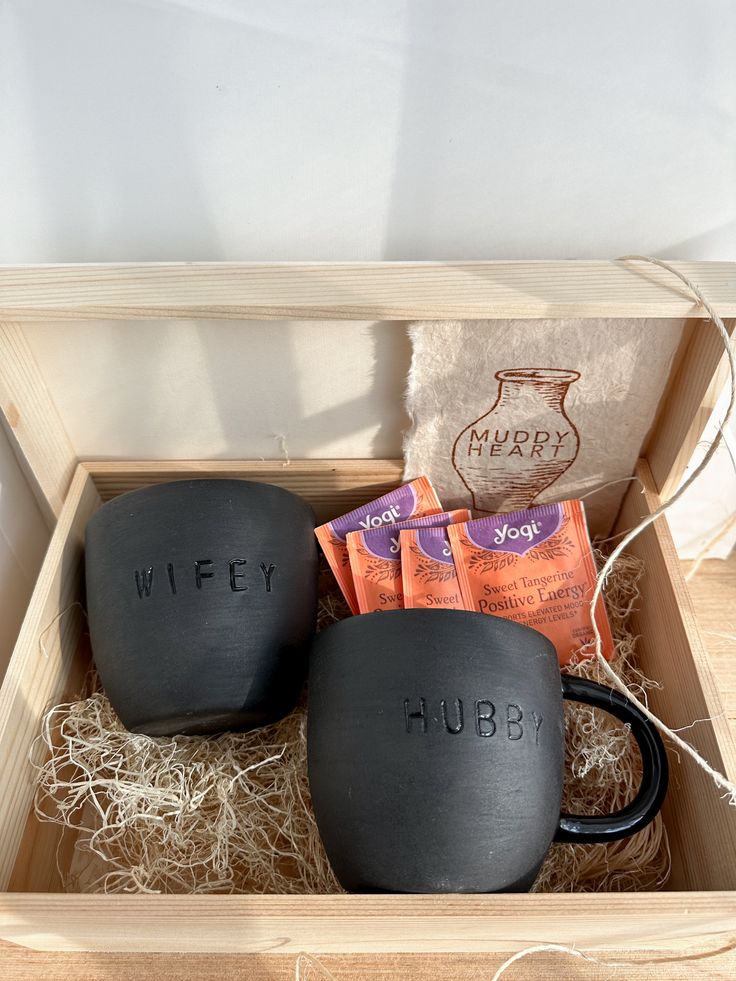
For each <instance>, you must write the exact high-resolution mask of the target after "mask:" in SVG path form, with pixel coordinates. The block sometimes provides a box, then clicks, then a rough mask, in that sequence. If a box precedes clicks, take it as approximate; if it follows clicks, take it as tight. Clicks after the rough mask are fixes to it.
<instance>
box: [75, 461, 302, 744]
mask: <svg viewBox="0 0 736 981" xmlns="http://www.w3.org/2000/svg"><path fill="white" fill-rule="evenodd" d="M86 580H87V609H88V615H89V629H90V639H91V643H92V651H93V654H94V659H95V663H96V665H97V669H98V671H99V674H100V679H101V681H102V684H103V685H104V687H105V691H106V692H107V695H108V697H109V698H110V701H111V703H112V705H113V708H114V709H115V710H116V712H117V713H118V715H119V716H120V718H121V720H122V722H123V724H124V725H125V726H126V727H127V728H128V729H131V730H134V731H137V732H145V733H148V734H149V735H173V734H175V733H208V732H218V731H222V730H227V729H253V728H256V727H257V726H262V725H266V724H267V723H269V722H273V721H275V720H276V719H279V718H281V717H282V716H283V715H285V714H286V713H287V712H289V711H290V710H291V709H292V708H293V706H294V703H295V701H296V699H297V697H298V694H299V691H300V689H301V686H302V683H303V681H304V675H305V673H306V666H307V653H308V646H309V642H310V641H311V639H312V635H313V633H314V629H315V625H316V609H317V550H316V543H315V538H314V514H313V512H312V509H311V508H310V507H309V505H308V504H307V503H306V502H305V501H303V500H302V499H301V498H299V497H297V496H296V495H295V494H291V493H290V492H289V491H286V490H284V489H283V488H281V487H275V486H273V485H271V484H261V483H254V482H251V481H246V480H227V479H223V480H209V479H208V480H183V481H174V482H171V483H166V484H159V485H156V486H153V487H147V488H144V489H141V490H136V491H131V492H130V493H127V494H123V495H121V496H120V497H116V498H114V499H113V500H112V501H110V502H108V503H107V504H105V505H103V506H102V508H100V510H99V511H97V512H96V513H95V514H94V515H93V516H92V518H91V519H90V521H89V523H88V525H87V533H86Z"/></svg>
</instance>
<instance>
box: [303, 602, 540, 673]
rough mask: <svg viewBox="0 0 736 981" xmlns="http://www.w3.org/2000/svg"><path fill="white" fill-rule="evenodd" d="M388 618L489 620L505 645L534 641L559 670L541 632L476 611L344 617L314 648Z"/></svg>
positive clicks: (420, 610) (324, 631)
mask: <svg viewBox="0 0 736 981" xmlns="http://www.w3.org/2000/svg"><path fill="white" fill-rule="evenodd" d="M388 617H394V618H395V619H398V618H402V619H403V620H404V621H406V620H412V619H414V620H420V621H427V622H429V623H431V622H432V621H435V622H438V621H439V620H444V621H445V622H448V619H449V622H453V621H458V620H459V619H461V618H462V619H463V620H465V622H468V619H470V621H471V622H473V623H475V624H476V625H477V626H479V627H480V626H481V624H482V622H483V621H490V622H487V623H483V629H484V630H486V629H487V630H491V631H493V632H494V633H495V634H496V635H497V636H498V638H499V639H503V640H504V641H506V642H508V641H509V640H512V641H513V636H514V635H516V636H517V637H518V639H519V641H520V642H522V641H524V640H527V641H529V640H532V639H534V640H535V641H536V642H537V643H538V644H540V645H541V646H544V647H546V649H547V652H548V653H550V654H552V655H554V661H555V663H556V664H557V665H558V667H559V661H558V658H557V651H556V650H555V647H554V644H553V643H552V641H551V640H550V639H549V638H548V637H545V635H544V634H543V633H542V632H541V631H540V630H535V628H534V627H529V626H527V625H526V624H524V623H517V622H516V621H515V620H510V619H508V618H507V617H499V616H495V615H494V614H492V613H478V612H476V611H475V610H428V609H424V608H423V607H415V608H412V609H408V610H407V609H401V610H383V611H378V612H375V613H357V614H354V615H353V616H349V617H345V619H343V620H338V621H337V622H336V623H331V624H330V625H329V626H327V627H324V628H323V629H322V630H319V631H318V632H317V633H316V634H315V636H314V638H313V639H312V647H313V648H314V647H316V646H317V645H318V644H319V643H320V638H321V637H323V636H325V635H326V634H328V633H329V634H330V636H331V639H334V637H335V635H336V634H337V633H339V632H342V633H346V634H349V633H351V632H352V631H355V630H357V631H360V630H363V629H370V627H371V626H372V625H373V624H375V623H378V622H379V621H378V619H377V618H380V619H381V620H385V619H386V618H388ZM430 618H431V619H430ZM504 635H505V636H504ZM534 656H537V652H535V655H534Z"/></svg>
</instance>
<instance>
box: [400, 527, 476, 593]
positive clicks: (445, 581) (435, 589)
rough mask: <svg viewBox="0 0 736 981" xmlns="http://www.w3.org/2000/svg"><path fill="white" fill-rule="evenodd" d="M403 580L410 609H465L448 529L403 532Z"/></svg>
mask: <svg viewBox="0 0 736 981" xmlns="http://www.w3.org/2000/svg"><path fill="white" fill-rule="evenodd" d="M399 545H400V546H401V579H402V582H403V584H404V606H405V608H406V609H407V610H414V609H419V608H424V609H428V610H464V609H465V604H464V603H463V598H462V595H461V593H460V583H459V582H458V581H457V572H456V570H455V561H454V559H453V557H452V550H451V548H450V537H449V535H448V534H447V529H446V528H412V529H408V530H407V531H400V532H399Z"/></svg>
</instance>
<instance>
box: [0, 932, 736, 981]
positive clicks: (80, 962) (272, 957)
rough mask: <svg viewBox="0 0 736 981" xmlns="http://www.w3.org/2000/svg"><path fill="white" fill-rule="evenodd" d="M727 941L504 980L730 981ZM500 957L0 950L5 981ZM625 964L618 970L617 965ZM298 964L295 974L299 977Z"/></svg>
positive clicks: (227, 973) (386, 973) (458, 972)
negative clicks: (701, 980) (694, 980)
mask: <svg viewBox="0 0 736 981" xmlns="http://www.w3.org/2000/svg"><path fill="white" fill-rule="evenodd" d="M729 946H730V945H729V944H728V943H727V941H724V940H721V941H720V943H718V940H717V939H716V940H715V941H713V943H711V944H710V946H706V945H702V946H701V944H697V945H694V946H693V947H692V949H690V950H688V952H687V953H685V954H682V955H677V956H676V957H674V958H673V957H671V956H668V955H666V954H665V955H661V956H660V955H652V954H651V953H649V952H636V951H634V952H630V951H627V950H621V951H612V952H606V954H605V955H602V956H599V955H596V958H597V961H598V963H591V961H590V960H587V959H586V960H583V959H581V958H579V957H571V956H569V955H566V954H562V953H558V952H544V951H541V952H540V951H538V952H536V953H535V954H534V955H533V956H530V957H526V958H524V959H523V960H521V961H517V962H516V963H515V964H514V965H513V967H511V968H510V969H509V973H508V975H504V981H506V978H508V981H540V979H541V981H548V979H549V978H560V979H565V981H574V979H580V981H583V979H584V981H613V979H615V978H619V977H620V978H623V979H626V981H663V979H665V978H666V979H667V981H690V979H692V978H708V979H710V981H718V979H722V981H733V978H734V975H735V974H736V957H734V954H733V952H732V949H731V950H729ZM507 953H508V954H511V953H512V952H511V951H508V952H504V953H497V954H467V953H466V954H461V953H453V954H362V955H361V954H350V955H344V954H343V955H335V954H330V955H322V956H320V957H319V958H316V959H312V958H309V959H308V958H306V957H305V956H304V955H302V956H301V958H299V957H298V955H293V954H268V955H263V954H245V955H243V954H130V953H129V954H115V953H106V954H67V953H64V954H48V953H37V952H36V951H29V950H26V949H25V948H23V947H11V946H9V945H0V958H2V964H3V971H4V978H5V981H28V979H29V978H31V977H33V978H44V981H141V979H143V978H156V979H157V981H195V979H196V981H246V979H247V981H440V979H441V981H491V978H492V977H493V975H494V974H495V972H496V971H497V970H498V968H499V967H500V966H501V964H502V963H503V962H504V961H505V960H506V957H507ZM622 963H623V965H624V966H623V967H622V966H621V964H622ZM297 964H298V965H299V973H298V974H297Z"/></svg>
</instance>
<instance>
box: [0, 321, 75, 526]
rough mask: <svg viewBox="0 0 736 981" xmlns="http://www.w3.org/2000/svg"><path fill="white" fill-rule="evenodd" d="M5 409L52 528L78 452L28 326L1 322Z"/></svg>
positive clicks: (1, 405)
mask: <svg viewBox="0 0 736 981" xmlns="http://www.w3.org/2000/svg"><path fill="white" fill-rule="evenodd" d="M0 413H2V415H3V416H4V418H5V424H6V427H7V429H8V432H9V433H10V436H11V439H12V442H13V446H14V449H15V452H16V455H17V456H18V458H19V460H20V463H21V465H22V467H23V469H24V472H25V474H26V476H27V477H28V478H29V480H30V483H31V486H32V487H33V489H34V491H35V493H36V497H37V499H38V502H39V504H40V506H41V511H42V513H43V515H44V518H45V519H46V522H47V524H48V525H49V527H50V528H53V526H54V524H55V523H56V519H57V518H58V516H59V514H60V512H61V508H62V506H63V504H64V498H65V497H66V493H67V491H68V490H69V484H70V483H71V480H72V476H73V474H74V468H75V467H76V465H77V457H76V453H75V452H74V447H73V446H72V444H71V442H70V441H69V437H68V436H67V433H66V429H65V428H64V424H63V423H62V421H61V418H60V416H59V413H58V412H57V409H56V406H55V405H54V402H53V400H52V399H51V396H50V395H49V391H48V389H47V387H46V383H45V382H44V380H43V378H42V376H41V373H40V371H39V369H38V365H37V364H36V360H35V358H34V357H33V354H32V353H31V349H30V347H29V346H28V341H27V340H26V337H25V334H24V332H23V327H22V326H21V325H20V324H17V323H2V322H0Z"/></svg>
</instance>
